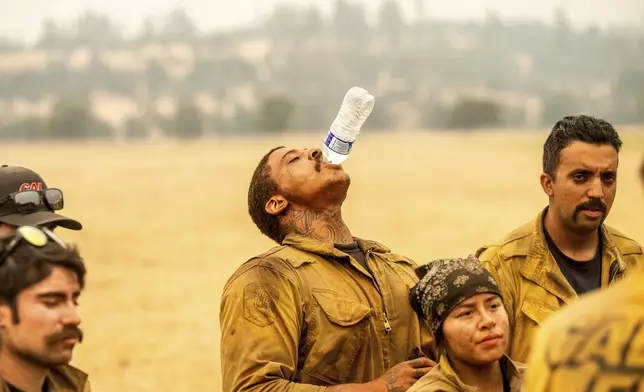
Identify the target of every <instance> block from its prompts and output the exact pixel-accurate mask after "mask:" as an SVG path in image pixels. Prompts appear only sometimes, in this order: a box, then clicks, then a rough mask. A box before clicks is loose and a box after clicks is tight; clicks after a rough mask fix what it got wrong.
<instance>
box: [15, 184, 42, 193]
mask: <svg viewBox="0 0 644 392" xmlns="http://www.w3.org/2000/svg"><path fill="white" fill-rule="evenodd" d="M42 189H43V184H42V182H24V183H22V185H20V190H19V192H22V191H42Z"/></svg>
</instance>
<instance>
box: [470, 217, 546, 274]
mask: <svg viewBox="0 0 644 392" xmlns="http://www.w3.org/2000/svg"><path fill="white" fill-rule="evenodd" d="M535 224H536V223H535V221H534V220H533V221H530V222H528V223H525V224H523V225H521V226H519V227H517V228H516V229H514V230H512V231H511V232H509V233H508V234H506V235H505V236H503V237H502V238H501V239H499V240H498V241H496V242H494V243H491V244H488V245H483V246H481V247H480V248H478V249H477V251H476V254H475V255H476V257H478V258H479V260H481V262H483V263H484V264H491V265H493V266H495V267H498V266H499V265H500V264H502V263H504V262H508V261H511V260H513V259H515V258H517V257H526V256H527V255H528V252H529V251H530V246H531V244H532V242H533V241H534V232H535V230H534V225H535Z"/></svg>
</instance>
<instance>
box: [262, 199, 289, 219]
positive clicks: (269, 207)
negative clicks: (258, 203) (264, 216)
mask: <svg viewBox="0 0 644 392" xmlns="http://www.w3.org/2000/svg"><path fill="white" fill-rule="evenodd" d="M286 207H288V200H286V198H285V197H284V196H282V195H275V196H273V197H271V198H270V199H268V201H267V202H266V206H264V209H265V210H266V212H268V213H269V214H271V215H279V214H281V213H282V212H284V210H285V209H286Z"/></svg>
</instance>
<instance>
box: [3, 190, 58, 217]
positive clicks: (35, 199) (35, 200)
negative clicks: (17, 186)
mask: <svg viewBox="0 0 644 392" xmlns="http://www.w3.org/2000/svg"><path fill="white" fill-rule="evenodd" d="M9 200H11V201H13V203H14V204H15V206H16V209H17V210H18V212H20V213H24V212H30V211H33V210H36V209H38V207H40V206H41V205H43V204H44V205H45V206H47V207H48V208H49V209H51V210H54V211H56V210H62V209H63V206H64V205H65V201H64V199H63V191H61V190H60V189H58V188H47V189H44V190H42V191H31V190H30V191H21V192H15V193H11V194H9V195H7V196H5V197H3V198H1V199H0V204H4V203H6V202H8V201H9Z"/></svg>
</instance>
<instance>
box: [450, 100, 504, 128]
mask: <svg viewBox="0 0 644 392" xmlns="http://www.w3.org/2000/svg"><path fill="white" fill-rule="evenodd" d="M499 125H501V108H500V107H499V105H498V104H497V103H496V102H494V101H491V100H487V99H478V98H463V99H462V100H460V101H459V102H457V103H456V105H455V106H454V109H453V110H452V116H451V118H450V120H449V124H448V126H449V128H455V129H474V128H487V127H495V126H499Z"/></svg>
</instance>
